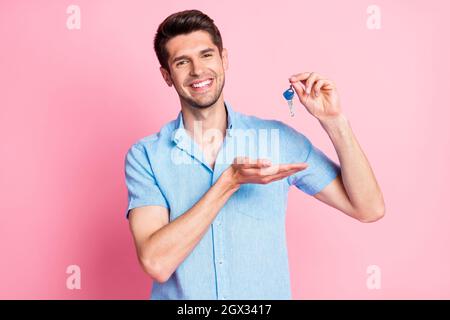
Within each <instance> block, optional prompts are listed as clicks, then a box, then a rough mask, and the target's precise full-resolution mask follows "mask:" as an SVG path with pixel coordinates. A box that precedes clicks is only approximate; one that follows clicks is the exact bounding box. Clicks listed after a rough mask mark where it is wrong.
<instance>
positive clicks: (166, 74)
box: [159, 67, 173, 87]
mask: <svg viewBox="0 0 450 320" xmlns="http://www.w3.org/2000/svg"><path fill="white" fill-rule="evenodd" d="M159 71H160V72H161V75H162V76H163V78H164V80H165V81H166V83H167V85H168V86H169V87H171V86H172V85H173V82H172V77H171V76H170V73H169V71H167V70H166V69H165V68H163V67H159Z"/></svg>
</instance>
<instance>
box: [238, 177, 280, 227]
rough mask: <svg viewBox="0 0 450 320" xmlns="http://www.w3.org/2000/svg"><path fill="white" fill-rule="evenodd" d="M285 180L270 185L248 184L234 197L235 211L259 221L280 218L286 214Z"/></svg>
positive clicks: (241, 187) (242, 186)
mask: <svg viewBox="0 0 450 320" xmlns="http://www.w3.org/2000/svg"><path fill="white" fill-rule="evenodd" d="M283 183H287V182H285V181H284V180H282V181H275V182H272V183H268V184H254V183H247V184H243V185H241V186H240V188H239V190H238V191H236V192H235V193H234V194H233V196H232V204H233V211H234V212H236V213H237V214H238V215H239V214H241V215H245V216H249V217H252V218H254V219H257V220H266V219H271V218H272V219H273V218H277V217H280V215H283V214H284V213H285V208H286V196H287V195H286V194H285V193H284V189H285V188H284V187H283Z"/></svg>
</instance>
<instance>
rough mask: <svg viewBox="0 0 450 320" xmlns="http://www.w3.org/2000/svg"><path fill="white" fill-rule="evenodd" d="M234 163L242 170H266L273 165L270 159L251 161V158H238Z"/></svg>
mask: <svg viewBox="0 0 450 320" xmlns="http://www.w3.org/2000/svg"><path fill="white" fill-rule="evenodd" d="M233 163H234V164H235V165H239V167H240V168H242V169H247V168H265V167H269V166H271V164H272V163H271V162H270V160H269V159H251V158H249V157H236V158H235V159H234V162H233Z"/></svg>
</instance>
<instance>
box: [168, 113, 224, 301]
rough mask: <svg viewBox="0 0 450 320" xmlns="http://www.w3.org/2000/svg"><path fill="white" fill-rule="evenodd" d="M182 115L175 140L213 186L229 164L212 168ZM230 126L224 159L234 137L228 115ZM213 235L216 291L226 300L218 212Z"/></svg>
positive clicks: (219, 296) (220, 157) (221, 236)
mask: <svg viewBox="0 0 450 320" xmlns="http://www.w3.org/2000/svg"><path fill="white" fill-rule="evenodd" d="M182 121H183V119H182V116H181V115H180V122H179V128H178V129H177V130H176V131H175V132H174V136H173V141H174V142H175V143H176V146H177V147H178V148H179V149H180V150H183V151H184V152H186V153H187V154H189V155H190V156H192V157H194V158H195V159H196V160H197V161H199V163H201V164H202V166H203V167H204V168H205V169H207V170H208V171H209V173H210V174H211V182H210V185H211V187H212V186H213V185H214V183H215V182H216V181H217V179H218V178H219V177H220V175H221V174H222V172H223V171H224V169H225V166H228V165H227V164H226V163H222V162H219V163H217V161H216V164H215V165H214V169H212V168H211V167H210V166H209V164H208V163H206V161H204V154H203V152H202V150H201V149H200V147H199V146H198V145H197V143H195V141H194V140H193V139H192V138H191V137H190V136H189V135H188V133H187V132H186V130H185V129H184V126H183V123H182ZM228 122H229V123H228V128H227V130H226V134H225V137H224V141H223V143H222V146H221V148H220V150H219V152H218V154H217V157H216V160H217V159H222V157H223V153H224V152H225V155H227V153H226V152H227V151H226V148H227V145H228V144H227V140H229V139H232V138H233V136H232V128H233V125H232V123H231V117H228ZM210 227H211V236H212V239H211V240H212V246H213V251H214V264H215V276H216V285H217V288H216V292H217V299H219V300H226V299H228V298H229V296H230V291H229V286H228V283H229V274H228V272H227V270H228V268H227V267H228V266H227V265H226V260H225V245H226V244H225V239H224V238H225V234H224V232H223V217H222V216H221V215H220V214H218V215H217V216H216V218H215V220H214V221H213V223H212V224H211V226H210Z"/></svg>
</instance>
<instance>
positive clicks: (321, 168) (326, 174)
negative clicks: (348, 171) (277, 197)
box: [284, 127, 341, 195]
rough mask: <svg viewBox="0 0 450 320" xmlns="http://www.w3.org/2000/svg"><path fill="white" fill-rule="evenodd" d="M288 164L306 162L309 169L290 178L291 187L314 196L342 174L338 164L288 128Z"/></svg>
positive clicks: (306, 139)
mask: <svg viewBox="0 0 450 320" xmlns="http://www.w3.org/2000/svg"><path fill="white" fill-rule="evenodd" d="M284 138H285V139H287V141H285V146H286V147H287V150H286V152H287V153H288V162H290V163H294V162H306V163H307V164H308V168H306V169H305V170H302V171H299V172H297V173H296V174H294V175H292V176H289V177H288V182H289V185H295V186H296V187H297V188H298V189H300V190H302V191H303V192H305V193H307V194H309V195H314V194H316V193H318V192H320V191H321V190H322V189H323V188H325V187H326V186H327V185H328V184H329V183H330V182H331V181H333V180H334V179H335V178H336V177H337V176H338V175H339V174H340V173H341V168H340V166H339V165H338V164H336V163H335V162H334V161H332V160H331V159H330V158H328V157H327V155H325V154H324V153H323V152H322V151H321V150H320V149H318V148H317V147H315V146H314V145H313V144H312V143H311V141H310V140H309V139H308V138H307V137H306V136H305V135H303V134H301V133H299V132H297V131H296V130H295V129H293V128H291V127H288V128H287V131H286V135H285V136H284Z"/></svg>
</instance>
